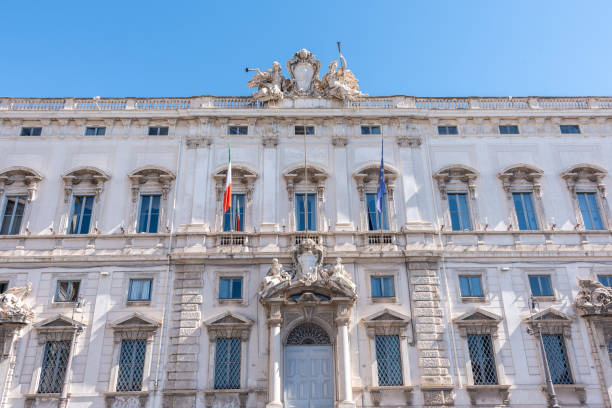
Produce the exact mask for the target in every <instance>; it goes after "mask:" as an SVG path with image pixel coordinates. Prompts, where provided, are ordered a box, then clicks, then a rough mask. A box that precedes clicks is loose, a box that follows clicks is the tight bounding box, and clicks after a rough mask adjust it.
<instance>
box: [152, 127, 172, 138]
mask: <svg viewBox="0 0 612 408" xmlns="http://www.w3.org/2000/svg"><path fill="white" fill-rule="evenodd" d="M149 136H168V126H150V127H149Z"/></svg>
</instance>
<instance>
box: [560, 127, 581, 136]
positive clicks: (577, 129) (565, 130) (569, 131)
mask: <svg viewBox="0 0 612 408" xmlns="http://www.w3.org/2000/svg"><path fill="white" fill-rule="evenodd" d="M559 128H560V129H561V133H562V134H564V135H571V134H578V133H580V127H579V126H578V125H560V126H559Z"/></svg>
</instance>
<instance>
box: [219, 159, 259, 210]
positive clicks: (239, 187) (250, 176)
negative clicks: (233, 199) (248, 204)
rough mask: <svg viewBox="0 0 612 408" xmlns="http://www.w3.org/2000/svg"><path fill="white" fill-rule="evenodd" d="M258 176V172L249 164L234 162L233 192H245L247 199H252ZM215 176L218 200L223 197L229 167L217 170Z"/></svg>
mask: <svg viewBox="0 0 612 408" xmlns="http://www.w3.org/2000/svg"><path fill="white" fill-rule="evenodd" d="M257 177H258V175H257V173H256V172H255V171H254V170H251V169H250V168H248V167H247V166H245V165H241V164H232V192H233V193H240V192H245V193H246V196H247V197H246V198H247V201H251V199H252V198H253V191H254V190H255V181H256V180H257ZM213 178H214V179H215V190H216V193H217V201H219V200H220V199H221V197H223V189H224V188H225V180H226V178H227V167H225V168H224V169H221V170H219V171H217V172H215V173H214V174H213Z"/></svg>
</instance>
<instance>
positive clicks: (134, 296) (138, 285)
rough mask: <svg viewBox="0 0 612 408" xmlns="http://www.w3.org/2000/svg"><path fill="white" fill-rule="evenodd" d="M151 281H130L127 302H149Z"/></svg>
mask: <svg viewBox="0 0 612 408" xmlns="http://www.w3.org/2000/svg"><path fill="white" fill-rule="evenodd" d="M152 285H153V279H130V287H129V289H128V299H127V300H128V301H129V302H135V301H149V300H151V286H152Z"/></svg>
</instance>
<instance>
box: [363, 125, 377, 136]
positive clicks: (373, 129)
mask: <svg viewBox="0 0 612 408" xmlns="http://www.w3.org/2000/svg"><path fill="white" fill-rule="evenodd" d="M361 134H362V135H380V126H378V125H374V126H370V125H363V126H361Z"/></svg>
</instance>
